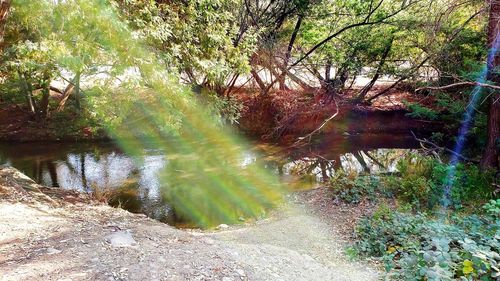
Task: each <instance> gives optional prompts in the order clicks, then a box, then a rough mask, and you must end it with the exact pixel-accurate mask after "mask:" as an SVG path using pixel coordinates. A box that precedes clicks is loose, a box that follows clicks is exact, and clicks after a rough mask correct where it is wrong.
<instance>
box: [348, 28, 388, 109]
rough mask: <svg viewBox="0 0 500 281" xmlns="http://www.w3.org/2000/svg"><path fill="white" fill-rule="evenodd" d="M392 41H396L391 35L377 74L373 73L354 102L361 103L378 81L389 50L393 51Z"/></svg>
mask: <svg viewBox="0 0 500 281" xmlns="http://www.w3.org/2000/svg"><path fill="white" fill-rule="evenodd" d="M392 42H394V37H391V39H390V40H389V42H387V45H386V46H385V49H384V53H383V54H382V57H381V58H380V62H379V64H378V67H377V71H376V72H375V75H373V78H372V80H371V81H370V82H369V83H368V84H366V85H365V86H364V87H363V89H361V91H360V92H359V94H358V96H357V97H356V98H355V99H354V103H359V102H362V101H363V100H364V99H365V97H366V95H367V94H368V92H369V91H370V90H371V89H372V87H373V85H375V83H376V82H377V80H378V78H379V77H380V74H381V73H382V68H383V67H384V65H385V60H386V59H387V57H388V56H389V52H390V51H391V48H392Z"/></svg>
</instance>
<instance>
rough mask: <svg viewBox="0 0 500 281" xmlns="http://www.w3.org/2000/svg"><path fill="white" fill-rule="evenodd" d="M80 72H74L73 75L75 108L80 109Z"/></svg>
mask: <svg viewBox="0 0 500 281" xmlns="http://www.w3.org/2000/svg"><path fill="white" fill-rule="evenodd" d="M80 75H81V73H80V72H77V73H76V76H75V104H76V108H77V109H82V105H81V91H80Z"/></svg>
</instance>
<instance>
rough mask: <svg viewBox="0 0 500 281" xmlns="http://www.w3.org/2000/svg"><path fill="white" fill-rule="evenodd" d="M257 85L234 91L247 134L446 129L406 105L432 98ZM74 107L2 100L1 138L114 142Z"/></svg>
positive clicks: (273, 136) (272, 136) (277, 136)
mask: <svg viewBox="0 0 500 281" xmlns="http://www.w3.org/2000/svg"><path fill="white" fill-rule="evenodd" d="M257 93H258V92H255V91H252V89H243V90H241V92H240V93H236V94H235V101H236V102H237V103H239V104H240V105H241V108H242V109H241V112H240V113H241V116H240V118H239V120H238V128H239V129H240V130H241V131H242V132H243V133H244V134H247V135H250V136H252V137H254V138H258V139H267V140H271V141H279V142H281V143H286V142H289V141H291V140H295V139H296V138H297V137H298V136H302V135H305V134H308V133H310V132H312V131H314V130H316V129H317V128H318V127H319V126H320V125H322V123H323V122H324V121H325V120H326V119H328V118H329V117H330V116H332V115H334V114H336V116H335V118H333V119H332V120H331V121H330V122H328V123H327V124H325V126H324V127H323V128H322V130H321V132H322V133H325V134H351V135H352V134H360V133H368V134H387V133H391V134H393V133H409V132H410V131H414V132H422V133H424V134H425V133H429V132H435V131H443V123H442V122H439V121H429V120H420V119H415V118H410V117H408V116H407V114H408V113H409V112H410V110H409V109H408V106H407V102H409V103H418V104H422V105H425V106H431V107H432V106H434V103H433V100H432V99H431V98H430V97H425V98H422V97H421V96H418V95H416V94H411V93H409V92H406V91H400V90H398V91H394V92H393V93H391V94H390V95H387V96H384V97H381V98H380V99H377V100H376V101H375V102H374V103H373V104H360V105H353V104H350V103H349V102H348V101H349V100H350V98H351V97H350V96H349V95H348V94H346V95H347V96H343V97H337V98H336V99H339V102H334V101H333V99H331V98H328V97H326V96H324V95H321V94H307V93H304V92H301V91H277V92H272V93H269V94H268V95H265V96H264V95H260V94H257ZM93 119H94V118H93V117H91V116H84V115H82V113H81V112H77V111H75V110H73V109H71V108H68V109H66V110H65V111H64V112H52V113H51V115H50V116H49V117H48V119H47V120H43V121H41V120H34V118H33V116H32V115H31V114H30V112H29V110H28V109H27V108H25V106H24V105H16V104H10V103H6V102H3V103H0V141H12V142H30V141H40V140H43V141H102V140H110V137H109V136H108V135H107V133H106V131H105V130H104V128H103V127H102V126H103V124H101V123H100V122H98V121H97V120H93Z"/></svg>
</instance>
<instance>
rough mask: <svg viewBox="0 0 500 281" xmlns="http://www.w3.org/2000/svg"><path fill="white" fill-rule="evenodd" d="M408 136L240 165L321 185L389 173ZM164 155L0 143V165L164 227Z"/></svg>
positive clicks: (327, 145) (337, 140) (277, 154)
mask: <svg viewBox="0 0 500 281" xmlns="http://www.w3.org/2000/svg"><path fill="white" fill-rule="evenodd" d="M416 147H417V144H416V143H415V142H413V140H412V139H411V138H408V137H407V136H394V135H385V136H384V135H375V136H367V135H364V136H350V137H346V136H330V137H325V138H323V139H322V140H321V141H320V142H318V143H315V144H312V145H308V146H304V147H302V148H300V149H297V148H293V149H282V148H279V147H276V146H271V145H264V144H256V145H255V146H254V148H253V149H252V150H250V151H247V152H245V154H244V155H243V157H242V158H241V165H242V166H247V165H250V164H252V163H255V162H256V161H259V162H261V163H262V164H263V165H264V167H266V169H269V170H271V171H273V172H274V173H276V174H278V175H280V177H281V178H282V180H283V181H284V182H287V183H288V184H287V186H288V187H289V188H290V189H306V188H311V187H315V186H317V185H319V184H321V182H322V181H325V180H327V179H328V178H330V177H331V176H332V175H334V174H335V172H336V171H338V170H339V169H343V170H345V171H354V172H357V173H383V172H393V171H395V169H396V163H397V160H398V159H400V158H401V157H402V156H403V155H404V154H405V153H408V152H409V151H411V150H412V149H414V148H416ZM166 156H167V155H166V153H165V151H160V150H152V149H149V150H144V151H143V152H142V155H140V156H137V157H130V156H127V155H125V154H124V153H123V152H122V151H121V150H120V149H119V148H118V147H117V146H116V145H113V144H111V143H93V144H92V143H83V144H82V143H71V144H57V143H25V144H10V143H3V144H0V163H1V164H8V165H11V166H14V167H16V168H17V169H19V170H21V171H22V172H23V173H25V174H27V175H28V176H29V177H31V178H33V179H34V180H35V181H37V182H39V183H42V184H44V185H48V186H54V187H61V188H65V189H76V190H79V191H82V192H92V191H94V190H96V189H97V190H113V194H114V196H112V197H111V199H110V202H109V203H110V204H111V205H113V206H120V207H122V208H124V209H127V210H129V211H131V212H136V213H145V214H146V215H148V216H150V217H152V218H155V219H158V220H161V221H165V222H169V223H175V222H176V218H175V214H173V212H172V210H171V209H170V208H169V207H168V206H169V205H168V204H167V202H166V201H165V199H164V198H165V194H164V192H165V190H164V189H163V190H162V188H161V181H160V176H159V174H160V173H161V171H163V170H164V168H165V167H166V165H168V161H167V157H166Z"/></svg>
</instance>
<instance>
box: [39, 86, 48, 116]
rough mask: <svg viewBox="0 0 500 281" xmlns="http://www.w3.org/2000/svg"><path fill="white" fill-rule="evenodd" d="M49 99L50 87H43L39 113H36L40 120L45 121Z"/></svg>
mask: <svg viewBox="0 0 500 281" xmlns="http://www.w3.org/2000/svg"><path fill="white" fill-rule="evenodd" d="M49 98H50V86H46V87H43V89H42V100H41V101H40V111H39V112H38V117H39V118H40V119H41V120H45V119H47V117H48V115H49Z"/></svg>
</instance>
